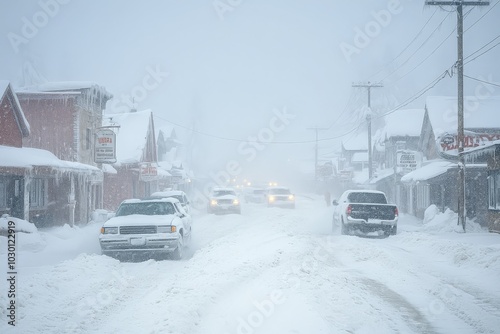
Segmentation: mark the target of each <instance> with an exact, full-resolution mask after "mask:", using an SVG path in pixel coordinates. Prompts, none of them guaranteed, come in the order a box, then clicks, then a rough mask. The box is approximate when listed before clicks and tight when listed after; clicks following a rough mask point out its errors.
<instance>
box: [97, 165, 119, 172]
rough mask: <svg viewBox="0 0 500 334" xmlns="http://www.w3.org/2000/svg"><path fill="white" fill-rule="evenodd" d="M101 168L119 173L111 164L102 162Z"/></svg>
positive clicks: (104, 170)
mask: <svg viewBox="0 0 500 334" xmlns="http://www.w3.org/2000/svg"><path fill="white" fill-rule="evenodd" d="M101 170H102V171H103V172H104V173H107V174H118V171H117V170H116V169H115V168H114V167H113V166H111V165H110V164H102V167H101Z"/></svg>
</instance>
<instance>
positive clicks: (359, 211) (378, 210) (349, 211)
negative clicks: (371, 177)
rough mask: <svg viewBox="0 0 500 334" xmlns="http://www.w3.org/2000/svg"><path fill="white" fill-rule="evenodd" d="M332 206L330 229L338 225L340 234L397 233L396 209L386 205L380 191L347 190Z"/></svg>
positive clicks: (385, 199)
mask: <svg viewBox="0 0 500 334" xmlns="http://www.w3.org/2000/svg"><path fill="white" fill-rule="evenodd" d="M332 204H333V206H334V211H333V225H332V229H335V226H336V225H338V224H339V223H340V226H341V233H342V234H352V233H355V232H358V231H359V232H361V233H367V232H380V231H381V232H382V233H384V234H385V235H387V236H389V235H395V234H396V233H397V224H398V216H399V213H398V208H397V206H396V205H394V204H388V203H387V198H386V196H385V194H384V193H383V192H381V191H375V190H347V191H345V192H344V193H343V194H342V196H340V198H339V200H338V201H336V200H334V201H333V203H332Z"/></svg>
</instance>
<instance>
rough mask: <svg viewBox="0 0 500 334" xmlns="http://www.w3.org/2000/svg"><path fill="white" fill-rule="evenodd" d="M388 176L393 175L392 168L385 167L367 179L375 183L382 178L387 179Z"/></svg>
mask: <svg viewBox="0 0 500 334" xmlns="http://www.w3.org/2000/svg"><path fill="white" fill-rule="evenodd" d="M388 177H394V168H385V169H381V170H377V171H376V172H375V175H374V176H373V177H372V179H371V180H370V181H369V182H370V183H371V184H375V183H377V182H380V181H382V180H385V179H387V178H388Z"/></svg>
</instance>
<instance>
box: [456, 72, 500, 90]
mask: <svg viewBox="0 0 500 334" xmlns="http://www.w3.org/2000/svg"><path fill="white" fill-rule="evenodd" d="M464 77H466V78H469V79H471V80H475V81H479V82H482V83H485V84H487V85H492V86H496V87H500V85H499V84H496V83H493V82H489V81H485V80H481V79H478V78H474V77H470V76H468V75H465V74H464Z"/></svg>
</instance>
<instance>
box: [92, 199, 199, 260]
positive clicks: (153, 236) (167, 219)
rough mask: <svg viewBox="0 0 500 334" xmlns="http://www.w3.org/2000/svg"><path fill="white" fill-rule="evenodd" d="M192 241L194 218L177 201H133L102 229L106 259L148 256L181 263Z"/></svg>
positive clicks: (123, 205)
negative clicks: (187, 246)
mask: <svg viewBox="0 0 500 334" xmlns="http://www.w3.org/2000/svg"><path fill="white" fill-rule="evenodd" d="M190 240H191V216H189V215H188V214H186V212H185V211H184V210H183V209H182V205H181V203H180V202H179V201H178V200H177V199H175V198H161V199H148V200H140V199H129V200H125V201H123V202H122V203H121V204H120V206H119V207H118V210H117V211H116V215H115V217H113V218H111V219H110V220H108V221H107V222H105V223H104V224H103V226H102V228H101V234H100V235H99V242H100V244H101V251H102V254H104V255H109V256H119V255H121V254H129V255H130V254H134V253H148V254H152V255H153V254H158V255H164V254H165V255H166V254H172V255H173V258H175V259H181V258H182V256H183V251H184V247H185V246H186V245H187V244H188V243H189V241H190Z"/></svg>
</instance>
